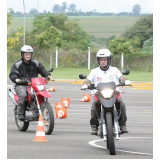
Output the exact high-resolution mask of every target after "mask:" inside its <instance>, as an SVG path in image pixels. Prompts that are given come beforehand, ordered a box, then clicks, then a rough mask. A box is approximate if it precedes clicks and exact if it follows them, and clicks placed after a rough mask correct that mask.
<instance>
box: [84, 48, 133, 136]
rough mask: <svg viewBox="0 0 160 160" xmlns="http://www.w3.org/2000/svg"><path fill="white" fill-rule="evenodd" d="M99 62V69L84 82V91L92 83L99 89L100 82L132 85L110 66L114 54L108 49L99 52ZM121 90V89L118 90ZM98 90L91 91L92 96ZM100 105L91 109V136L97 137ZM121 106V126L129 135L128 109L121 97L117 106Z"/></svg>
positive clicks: (93, 70) (93, 105)
mask: <svg viewBox="0 0 160 160" xmlns="http://www.w3.org/2000/svg"><path fill="white" fill-rule="evenodd" d="M96 57H97V62H98V64H99V67H97V68H94V69H92V70H91V72H90V74H89V75H88V77H87V79H86V80H85V81H84V84H83V86H82V89H87V88H88V84H90V82H91V81H92V82H93V84H95V87H97V85H98V83H99V82H111V81H114V82H115V83H116V84H119V82H121V83H124V84H126V85H130V84H131V82H130V81H129V80H127V78H125V77H124V76H123V75H122V73H121V72H120V71H119V70H118V69H117V68H116V67H112V66H110V64H111V58H112V54H111V52H110V51H109V50H108V49H101V50H99V51H98V52H97V56H96ZM116 89H117V90H119V88H116ZM95 93H96V90H91V94H95ZM98 105H99V104H98V103H97V102H96V101H94V102H93V104H92V107H91V119H90V125H91V128H92V131H91V134H92V135H97V131H98V126H99V121H98V120H97V116H96V112H95V107H96V108H97V109H96V110H97V112H98V114H100V107H98ZM117 105H119V106H120V109H121V116H120V118H119V125H120V129H121V132H122V133H128V131H127V129H126V121H127V116H126V109H125V104H124V103H123V101H122V98H121V97H120V98H119V100H118V101H117V104H116V106H117Z"/></svg>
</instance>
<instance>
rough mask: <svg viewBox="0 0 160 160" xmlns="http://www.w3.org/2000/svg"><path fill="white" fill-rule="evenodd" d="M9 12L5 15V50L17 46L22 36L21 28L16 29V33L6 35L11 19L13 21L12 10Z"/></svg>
mask: <svg viewBox="0 0 160 160" xmlns="http://www.w3.org/2000/svg"><path fill="white" fill-rule="evenodd" d="M9 10H10V11H9V12H8V13H7V49H8V50H9V49H12V48H13V47H15V46H16V45H18V44H19V41H20V39H21V38H22V36H23V33H22V29H23V27H18V28H17V32H16V33H13V34H9V33H8V30H9V26H10V25H11V23H12V19H13V17H12V13H13V10H12V9H11V8H10V9H9Z"/></svg>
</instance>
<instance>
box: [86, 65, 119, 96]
mask: <svg viewBox="0 0 160 160" xmlns="http://www.w3.org/2000/svg"><path fill="white" fill-rule="evenodd" d="M120 77H122V73H121V72H120V71H119V70H118V69H117V68H116V67H112V66H109V69H108V70H107V71H103V70H101V69H100V67H97V68H94V69H92V70H91V72H90V74H89V75H88V77H87V79H88V80H90V81H92V82H93V83H94V84H95V87H97V85H98V83H100V82H113V81H114V82H115V83H116V84H119V78H120ZM116 89H117V90H119V88H118V87H117V88H116ZM96 91H97V90H91V94H95V92H96Z"/></svg>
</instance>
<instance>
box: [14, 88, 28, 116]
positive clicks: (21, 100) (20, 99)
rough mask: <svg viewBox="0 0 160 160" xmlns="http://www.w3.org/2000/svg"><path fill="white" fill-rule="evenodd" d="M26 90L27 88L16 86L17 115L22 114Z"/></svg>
mask: <svg viewBox="0 0 160 160" xmlns="http://www.w3.org/2000/svg"><path fill="white" fill-rule="evenodd" d="M27 88H28V86H23V85H16V88H15V91H16V93H17V95H18V105H19V106H18V108H17V110H18V114H24V108H25V101H26V98H27Z"/></svg>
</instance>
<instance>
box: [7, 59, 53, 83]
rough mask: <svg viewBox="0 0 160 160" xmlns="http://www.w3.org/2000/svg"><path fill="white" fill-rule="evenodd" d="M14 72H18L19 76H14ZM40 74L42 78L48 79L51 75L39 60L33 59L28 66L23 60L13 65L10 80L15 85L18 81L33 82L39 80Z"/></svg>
mask: <svg viewBox="0 0 160 160" xmlns="http://www.w3.org/2000/svg"><path fill="white" fill-rule="evenodd" d="M14 70H16V71H18V72H19V75H16V74H14V73H13V71H14ZM38 74H40V75H41V76H42V77H47V76H49V75H50V73H49V72H47V71H46V69H45V68H44V67H43V65H42V64H41V63H40V62H38V61H37V60H33V59H32V60H30V61H29V63H28V64H27V63H26V62H24V60H23V59H21V60H19V61H17V62H16V63H15V64H13V66H12V68H11V72H10V75H9V78H10V80H11V81H12V82H13V83H16V82H15V80H16V79H21V80H22V79H28V80H31V78H37V77H38Z"/></svg>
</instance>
